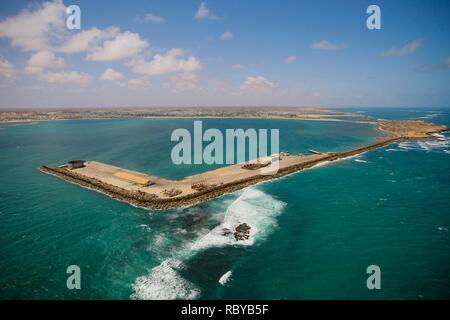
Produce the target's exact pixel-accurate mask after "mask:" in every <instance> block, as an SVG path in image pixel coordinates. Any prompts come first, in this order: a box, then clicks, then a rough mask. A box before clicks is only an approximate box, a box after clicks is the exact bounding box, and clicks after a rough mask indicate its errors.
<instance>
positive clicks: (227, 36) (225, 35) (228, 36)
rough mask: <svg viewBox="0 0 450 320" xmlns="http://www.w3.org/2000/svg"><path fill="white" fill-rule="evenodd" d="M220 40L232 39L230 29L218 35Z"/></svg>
mask: <svg viewBox="0 0 450 320" xmlns="http://www.w3.org/2000/svg"><path fill="white" fill-rule="evenodd" d="M220 40H233V34H232V33H231V32H230V31H227V32H224V33H222V34H221V35H220Z"/></svg>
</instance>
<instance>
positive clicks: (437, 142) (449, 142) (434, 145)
mask: <svg viewBox="0 0 450 320" xmlns="http://www.w3.org/2000/svg"><path fill="white" fill-rule="evenodd" d="M432 136H433V139H428V140H420V141H402V142H399V143H398V144H397V147H398V149H394V148H390V149H386V151H403V152H407V151H427V152H444V153H448V150H445V149H447V148H448V147H450V138H449V137H448V136H445V135H442V134H438V133H434V134H432Z"/></svg>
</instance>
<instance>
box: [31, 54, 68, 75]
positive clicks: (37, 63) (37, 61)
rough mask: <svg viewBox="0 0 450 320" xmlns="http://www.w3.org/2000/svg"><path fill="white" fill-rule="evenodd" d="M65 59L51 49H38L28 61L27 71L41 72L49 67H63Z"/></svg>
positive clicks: (32, 72)
mask: <svg viewBox="0 0 450 320" xmlns="http://www.w3.org/2000/svg"><path fill="white" fill-rule="evenodd" d="M64 65H65V63H64V59H63V58H60V57H57V56H55V54H54V53H53V52H51V51H38V52H36V53H34V54H33V55H32V56H31V57H30V59H29V60H28V61H27V65H26V67H25V73H28V74H39V73H42V72H43V71H44V69H47V68H63V67H64Z"/></svg>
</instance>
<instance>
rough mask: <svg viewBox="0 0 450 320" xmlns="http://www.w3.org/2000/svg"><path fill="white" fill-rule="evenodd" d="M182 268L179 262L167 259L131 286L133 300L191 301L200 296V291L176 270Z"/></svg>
mask: <svg viewBox="0 0 450 320" xmlns="http://www.w3.org/2000/svg"><path fill="white" fill-rule="evenodd" d="M180 268H182V263H181V261H179V260H175V259H167V260H164V261H163V262H162V263H161V264H160V265H159V266H157V267H155V268H153V269H152V271H151V272H150V274H149V275H148V276H142V277H139V278H137V279H136V280H135V282H134V284H133V290H134V293H133V294H132V295H131V299H134V300H176V299H183V300H193V299H196V298H198V297H199V296H200V290H199V289H198V288H197V287H196V286H195V285H194V284H192V283H191V282H189V281H187V280H185V279H184V278H182V277H181V276H180V275H179V274H178V272H177V270H180Z"/></svg>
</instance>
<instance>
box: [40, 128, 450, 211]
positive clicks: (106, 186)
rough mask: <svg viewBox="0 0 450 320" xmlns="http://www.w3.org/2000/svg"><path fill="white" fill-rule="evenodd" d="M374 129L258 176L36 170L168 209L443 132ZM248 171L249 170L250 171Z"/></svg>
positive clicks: (231, 169)
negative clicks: (357, 141)
mask: <svg viewBox="0 0 450 320" xmlns="http://www.w3.org/2000/svg"><path fill="white" fill-rule="evenodd" d="M378 129H379V130H380V131H381V132H383V133H385V137H383V138H380V139H378V141H377V142H376V143H373V144H369V145H366V146H362V147H359V148H356V149H352V150H347V151H343V152H337V153H320V152H316V151H313V152H311V154H308V155H289V154H285V153H282V154H280V155H277V159H278V161H277V162H278V165H279V167H278V170H276V171H274V172H272V173H270V174H267V173H266V174H262V172H261V171H260V170H259V169H256V170H254V169H249V167H248V166H247V167H246V166H244V164H235V165H230V166H226V167H223V168H219V169H216V170H212V171H208V172H204V173H201V174H197V175H193V176H189V177H186V178H184V179H182V180H168V179H163V178H159V177H156V176H151V175H147V174H143V173H140V172H135V171H132V170H127V169H123V168H119V167H115V166H112V165H108V164H104V163H100V162H96V161H83V162H82V161H80V163H81V165H80V166H79V167H72V168H71V167H69V166H61V167H52V166H48V165H44V166H41V167H40V168H39V169H40V170H41V171H42V172H45V173H48V174H51V175H54V176H56V177H59V178H62V179H64V180H66V181H68V182H71V183H75V184H78V185H80V186H82V187H86V188H89V189H93V190H95V191H98V192H101V193H103V194H106V195H108V196H110V197H112V198H114V199H117V200H120V201H123V202H126V203H129V204H132V205H135V206H139V207H143V208H149V209H170V208H177V207H183V206H188V205H192V204H196V203H199V202H203V201H207V200H210V199H213V198H215V197H218V196H220V195H223V194H225V193H230V192H233V191H236V190H239V189H242V188H245V187H247V186H249V185H253V184H256V183H259V182H262V181H267V180H270V179H275V178H279V177H282V176H285V175H287V174H290V173H293V172H296V171H300V170H303V169H305V168H310V167H312V166H315V165H317V164H319V163H322V162H327V161H335V160H338V159H341V158H346V157H350V156H354V155H358V154H361V153H363V152H366V151H370V150H372V149H376V148H380V147H383V146H386V145H388V144H391V143H393V142H395V141H398V140H403V139H420V138H429V137H430V135H431V134H432V133H438V132H443V131H447V130H448V128H446V127H445V126H439V125H434V124H430V123H425V122H422V121H387V120H386V121H381V122H379V124H378ZM251 168H253V167H251Z"/></svg>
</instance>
